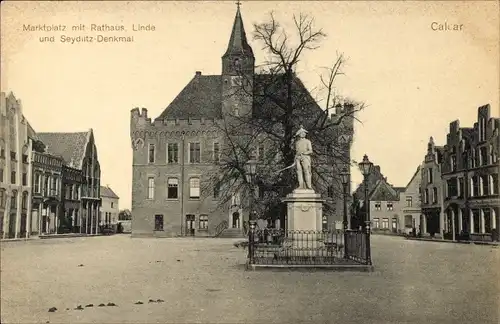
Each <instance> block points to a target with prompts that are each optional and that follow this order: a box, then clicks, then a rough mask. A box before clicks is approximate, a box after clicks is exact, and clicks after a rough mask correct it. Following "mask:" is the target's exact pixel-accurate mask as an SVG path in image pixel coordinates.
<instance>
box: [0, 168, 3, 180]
mask: <svg viewBox="0 0 500 324" xmlns="http://www.w3.org/2000/svg"><path fill="white" fill-rule="evenodd" d="M1 182H3V169H2V168H0V183H1Z"/></svg>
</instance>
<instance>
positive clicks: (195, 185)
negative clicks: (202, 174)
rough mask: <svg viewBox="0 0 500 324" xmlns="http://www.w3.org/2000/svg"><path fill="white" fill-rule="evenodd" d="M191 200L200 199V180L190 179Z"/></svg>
mask: <svg viewBox="0 0 500 324" xmlns="http://www.w3.org/2000/svg"><path fill="white" fill-rule="evenodd" d="M189 198H193V199H198V198H200V178H191V179H189Z"/></svg>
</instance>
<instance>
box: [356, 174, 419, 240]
mask: <svg viewBox="0 0 500 324" xmlns="http://www.w3.org/2000/svg"><path fill="white" fill-rule="evenodd" d="M420 174H421V168H420V166H419V167H417V169H416V171H415V172H414V174H413V176H412V177H411V179H410V181H409V182H408V184H407V185H406V187H395V186H393V185H392V184H390V183H389V182H388V181H387V177H385V176H384V175H383V174H382V172H381V171H380V166H378V165H374V166H373V168H372V171H371V173H370V175H369V176H368V179H367V183H368V201H369V213H370V222H371V228H372V231H373V232H374V233H393V234H409V233H411V232H412V231H416V230H417V229H418V228H419V226H420V221H421V209H420V178H421V176H420ZM353 196H354V197H355V199H356V200H358V201H360V203H361V205H363V204H364V199H365V182H362V183H361V184H360V185H359V186H358V187H357V189H356V191H355V192H354V193H353ZM360 213H364V206H363V207H362V208H361V210H360ZM358 218H361V217H360V216H358Z"/></svg>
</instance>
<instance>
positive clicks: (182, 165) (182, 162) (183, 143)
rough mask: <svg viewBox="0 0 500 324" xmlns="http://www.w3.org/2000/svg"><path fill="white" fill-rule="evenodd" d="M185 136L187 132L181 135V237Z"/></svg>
mask: <svg viewBox="0 0 500 324" xmlns="http://www.w3.org/2000/svg"><path fill="white" fill-rule="evenodd" d="M185 135H186V132H185V131H182V134H181V139H182V141H181V147H182V154H180V155H182V160H181V188H182V189H181V218H180V222H181V224H180V225H181V236H182V234H183V228H184V192H185V186H184V165H185V163H186V161H185V152H186V150H185V147H184V146H185V140H186V139H185Z"/></svg>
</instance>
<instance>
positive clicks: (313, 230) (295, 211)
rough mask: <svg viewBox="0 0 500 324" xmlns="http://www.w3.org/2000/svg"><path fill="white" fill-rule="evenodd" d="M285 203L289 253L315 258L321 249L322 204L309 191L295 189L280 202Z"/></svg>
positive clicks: (319, 199) (313, 193)
mask: <svg viewBox="0 0 500 324" xmlns="http://www.w3.org/2000/svg"><path fill="white" fill-rule="evenodd" d="M282 201H283V202H286V203H287V218H288V221H287V225H288V227H287V231H288V239H289V242H290V243H289V247H290V250H291V251H290V252H292V251H293V252H292V253H293V254H294V255H295V256H315V255H317V254H318V253H320V251H321V249H322V248H323V242H322V239H323V235H322V234H321V233H320V232H321V230H322V223H323V203H324V202H325V200H324V199H321V195H320V194H317V193H315V192H314V190H311V189H295V190H294V191H293V192H292V193H291V194H289V195H287V196H286V198H284V199H283V200H282Z"/></svg>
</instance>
